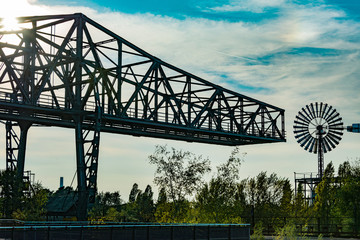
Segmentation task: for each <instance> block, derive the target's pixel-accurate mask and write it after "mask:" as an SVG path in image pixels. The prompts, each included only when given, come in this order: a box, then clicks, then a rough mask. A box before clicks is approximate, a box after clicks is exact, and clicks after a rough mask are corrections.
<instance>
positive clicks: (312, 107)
mask: <svg viewBox="0 0 360 240" xmlns="http://www.w3.org/2000/svg"><path fill="white" fill-rule="evenodd" d="M310 108H311V111H312V114H313V116H314V118H316V112H315V109H314V104H313V103H310Z"/></svg>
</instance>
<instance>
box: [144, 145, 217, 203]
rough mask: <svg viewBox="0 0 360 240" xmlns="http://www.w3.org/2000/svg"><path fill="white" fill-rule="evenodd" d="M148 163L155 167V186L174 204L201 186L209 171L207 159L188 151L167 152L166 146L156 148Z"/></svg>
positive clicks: (172, 149)
mask: <svg viewBox="0 0 360 240" xmlns="http://www.w3.org/2000/svg"><path fill="white" fill-rule="evenodd" d="M149 161H150V163H151V164H154V165H156V167H157V169H156V171H155V178H154V182H155V184H156V185H158V186H159V187H160V188H164V189H165V191H166V193H167V196H168V198H169V200H171V201H174V202H175V201H181V200H184V199H185V197H186V196H191V195H192V194H193V193H194V191H195V190H196V189H198V188H199V187H200V186H201V185H202V183H203V180H202V178H203V176H204V174H205V173H207V172H209V171H210V170H211V169H210V161H209V160H208V159H203V158H202V156H195V155H194V154H193V153H190V152H188V151H185V152H184V151H182V150H176V149H174V148H171V150H168V149H167V146H166V145H165V146H156V148H155V153H154V154H152V155H150V156H149Z"/></svg>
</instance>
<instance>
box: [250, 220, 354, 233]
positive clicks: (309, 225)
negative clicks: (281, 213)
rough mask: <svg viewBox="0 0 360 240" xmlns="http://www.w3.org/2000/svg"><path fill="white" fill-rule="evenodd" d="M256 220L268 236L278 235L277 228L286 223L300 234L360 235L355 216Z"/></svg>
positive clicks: (257, 224) (256, 223) (256, 224)
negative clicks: (324, 218)
mask: <svg viewBox="0 0 360 240" xmlns="http://www.w3.org/2000/svg"><path fill="white" fill-rule="evenodd" d="M244 219H245V218H244ZM254 221H255V223H254V225H255V226H259V225H261V226H262V228H263V234H264V235H268V236H274V235H276V234H277V230H278V229H280V228H283V227H284V226H286V225H290V226H293V227H295V231H296V234H298V235H306V236H319V235H320V234H321V235H323V236H328V237H359V236H360V226H359V224H356V223H355V220H354V219H353V218H342V217H338V218H329V219H328V221H327V222H325V221H324V220H323V219H321V218H300V217H298V218H297V217H283V218H281V217H279V218H255V219H254ZM252 230H253V229H252Z"/></svg>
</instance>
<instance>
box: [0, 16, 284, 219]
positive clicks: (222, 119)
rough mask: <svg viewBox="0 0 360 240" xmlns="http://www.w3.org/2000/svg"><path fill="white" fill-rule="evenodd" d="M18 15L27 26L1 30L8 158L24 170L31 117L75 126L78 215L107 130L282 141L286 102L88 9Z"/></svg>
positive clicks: (0, 80) (90, 191) (1, 102)
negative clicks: (150, 45) (172, 57)
mask: <svg viewBox="0 0 360 240" xmlns="http://www.w3.org/2000/svg"><path fill="white" fill-rule="evenodd" d="M18 20H19V25H20V27H21V28H20V29H18V30H12V31H2V32H0V36H1V39H0V119H1V120H4V122H5V124H6V167H7V169H10V170H16V171H17V176H18V177H19V178H23V176H24V165H25V152H26V151H25V150H26V139H27V132H28V130H29V128H30V127H31V126H34V125H40V126H57V127H64V128H72V129H75V138H76V161H77V193H78V200H77V217H78V219H79V220H83V219H85V218H86V214H87V209H88V208H89V207H90V206H91V204H92V203H94V200H95V194H96V190H97V187H96V186H97V183H96V182H97V169H98V156H99V144H100V133H101V132H108V133H117V134H129V135H134V136H147V137H156V138H165V139H174V140H181V141H188V142H201V143H209V144H221V145H230V146H234V145H244V144H259V143H273V142H284V141H285V120H284V117H285V111H284V110H283V109H281V108H278V107H276V106H272V105H270V104H267V103H264V102H261V101H258V100H256V99H253V98H250V97H247V96H244V95H242V94H239V93H237V92H234V91H231V90H228V89H225V88H223V87H220V86H218V85H215V84H213V83H211V82H208V81H206V80H204V79H202V78H200V77H197V76H195V75H192V74H190V73H188V72H186V71H184V70H182V69H179V68H177V67H175V66H172V65H170V64H168V63H166V62H163V61H162V60H160V59H159V58H156V57H154V56H152V55H151V54H149V53H147V52H146V51H144V50H142V49H140V48H139V47H137V46H135V45H133V44H132V43H130V42H129V41H127V40H125V39H123V38H121V37H120V36H118V35H116V34H115V33H114V32H112V31H110V30H108V29H106V28H105V27H103V26H101V25H100V24H98V23H96V22H94V21H93V20H91V19H89V18H88V17H86V16H85V15H83V14H81V13H76V14H71V15H53V16H32V17H21V18H18ZM144 37H146V36H144ZM189 54H190V53H189Z"/></svg>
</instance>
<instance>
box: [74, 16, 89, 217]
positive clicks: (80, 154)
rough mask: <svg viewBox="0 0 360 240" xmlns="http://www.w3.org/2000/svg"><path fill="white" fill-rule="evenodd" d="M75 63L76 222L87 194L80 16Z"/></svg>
mask: <svg viewBox="0 0 360 240" xmlns="http://www.w3.org/2000/svg"><path fill="white" fill-rule="evenodd" d="M76 21H77V32H76V62H75V104H74V108H75V110H76V111H78V113H77V115H75V116H74V121H75V143H76V173H77V183H78V186H77V190H78V206H77V218H78V220H86V216H87V201H88V193H87V191H86V190H87V189H86V165H85V157H84V155H85V153H84V152H85V151H84V139H83V124H82V121H83V116H81V115H80V112H81V111H82V110H83V109H82V108H83V107H82V104H81V85H82V66H81V65H82V59H83V56H82V55H83V24H84V21H83V19H82V15H79V17H78V18H77V19H76Z"/></svg>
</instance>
